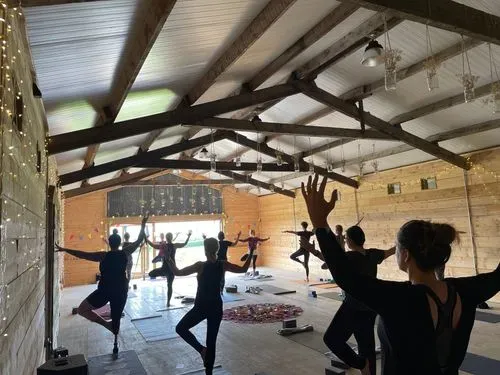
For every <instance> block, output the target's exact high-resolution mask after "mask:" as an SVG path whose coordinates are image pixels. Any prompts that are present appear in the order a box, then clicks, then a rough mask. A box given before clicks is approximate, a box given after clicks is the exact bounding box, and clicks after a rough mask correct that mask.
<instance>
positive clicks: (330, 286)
mask: <svg viewBox="0 0 500 375" xmlns="http://www.w3.org/2000/svg"><path fill="white" fill-rule="evenodd" d="M309 286H310V287H311V288H318V289H333V288H338V287H339V286H338V285H337V284H334V283H325V284H315V285H309Z"/></svg>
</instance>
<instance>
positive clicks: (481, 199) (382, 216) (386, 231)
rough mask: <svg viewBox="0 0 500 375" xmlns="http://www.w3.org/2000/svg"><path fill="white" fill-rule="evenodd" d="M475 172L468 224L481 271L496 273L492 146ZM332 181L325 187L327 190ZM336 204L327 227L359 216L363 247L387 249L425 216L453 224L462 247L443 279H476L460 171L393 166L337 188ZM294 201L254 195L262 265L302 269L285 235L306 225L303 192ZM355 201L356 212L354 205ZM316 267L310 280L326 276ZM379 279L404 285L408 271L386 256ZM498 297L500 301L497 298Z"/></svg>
mask: <svg viewBox="0 0 500 375" xmlns="http://www.w3.org/2000/svg"><path fill="white" fill-rule="evenodd" d="M471 161H472V162H473V165H474V167H473V168H472V170H471V171H469V172H468V179H467V180H468V185H467V186H468V189H469V197H470V204H471V220H472V231H473V234H474V240H475V242H476V246H477V266H478V270H479V272H487V271H490V270H493V269H494V268H496V266H497V264H498V262H499V260H500V250H499V246H498V244H499V243H500V216H499V214H500V184H499V181H498V177H497V176H498V175H500V149H498V148H497V149H492V150H487V151H483V152H478V153H474V154H472V155H471ZM425 177H436V179H437V187H438V188H437V189H436V190H424V191H423V190H421V186H420V179H421V178H425ZM394 182H399V183H401V184H402V187H401V190H402V192H401V194H396V195H388V194H387V184H388V183H394ZM335 185H336V184H335V183H329V184H328V191H331V190H332V188H333V187H334V186H335ZM340 191H341V201H340V202H339V203H338V208H337V209H336V210H335V212H334V214H332V215H331V217H330V223H331V224H332V225H334V224H336V223H340V224H342V225H343V226H344V228H347V227H348V226H350V225H353V224H354V223H355V222H356V221H357V218H358V217H364V219H363V221H362V223H361V226H362V227H363V229H364V230H365V233H366V237H367V242H366V246H369V247H378V248H382V249H385V248H389V247H391V246H392V245H393V244H394V239H395V235H396V233H397V230H398V229H399V228H400V226H401V225H402V224H403V223H405V222H406V221H408V220H411V219H426V220H433V221H436V222H447V223H450V224H453V225H454V226H455V227H456V228H457V229H458V230H459V231H462V232H464V233H462V234H461V242H460V244H457V245H455V246H454V248H453V253H452V257H451V259H450V261H449V263H448V267H447V271H446V273H447V275H449V276H466V275H473V274H474V266H473V256H472V255H473V252H472V243H471V236H470V230H469V222H468V214H467V205H466V199H465V188H464V175H463V171H462V170H460V169H458V168H455V167H450V166H449V164H446V163H443V162H438V161H436V162H429V163H422V164H418V165H414V166H409V167H404V168H398V169H394V170H390V171H385V172H380V173H378V174H372V175H368V176H365V177H363V178H362V179H361V187H360V189H359V190H357V191H355V190H354V189H349V188H345V187H340ZM297 193H298V198H297V199H296V200H295V210H294V209H293V204H292V202H291V200H288V199H286V198H284V197H281V196H278V195H276V194H273V195H271V196H266V197H261V198H259V212H260V221H261V226H262V231H263V232H265V233H266V234H269V235H270V236H271V238H272V240H271V242H270V243H269V244H266V245H265V246H263V253H264V255H263V260H264V264H265V265H267V266H272V267H279V268H284V269H289V270H296V271H297V272H299V274H298V278H302V277H303V270H302V269H301V266H300V265H298V264H296V263H294V262H292V261H289V260H288V259H287V257H288V256H289V254H290V253H291V251H292V250H294V249H295V248H296V243H295V238H294V237H293V236H290V235H287V234H282V233H281V231H282V230H285V229H293V226H294V225H296V226H297V228H298V227H299V225H300V222H301V221H303V220H306V221H308V215H307V211H306V209H305V206H304V202H303V199H302V196H301V194H300V191H299V190H297ZM356 199H357V202H358V204H357V208H356ZM319 265H320V262H319V261H317V260H315V261H313V264H312V267H311V272H312V273H313V275H314V276H315V277H320V276H324V275H325V274H324V272H323V271H322V270H320V269H319ZM379 275H380V277H382V278H387V279H394V280H402V279H404V278H405V276H406V275H405V274H404V273H403V272H401V271H399V270H398V269H397V265H396V261H395V259H394V258H393V259H389V260H387V261H386V262H384V263H383V264H382V265H381V266H380V268H379ZM496 300H500V298H499V297H498V296H497V297H496Z"/></svg>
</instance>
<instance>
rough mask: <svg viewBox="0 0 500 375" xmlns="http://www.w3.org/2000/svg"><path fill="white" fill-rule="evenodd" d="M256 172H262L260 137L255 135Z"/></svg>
mask: <svg viewBox="0 0 500 375" xmlns="http://www.w3.org/2000/svg"><path fill="white" fill-rule="evenodd" d="M257 172H262V156H261V154H260V137H259V133H257Z"/></svg>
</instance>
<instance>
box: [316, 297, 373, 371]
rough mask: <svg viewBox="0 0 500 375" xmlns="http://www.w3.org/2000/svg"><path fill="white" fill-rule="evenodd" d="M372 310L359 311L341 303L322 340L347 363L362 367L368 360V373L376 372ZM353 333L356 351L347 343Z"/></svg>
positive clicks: (358, 367)
mask: <svg viewBox="0 0 500 375" xmlns="http://www.w3.org/2000/svg"><path fill="white" fill-rule="evenodd" d="M376 316H377V315H376V314H375V313H374V312H373V311H361V310H357V309H354V308H352V307H349V305H347V304H346V303H342V305H341V306H340V308H339V310H338V311H337V313H336V314H335V316H334V317H333V320H332V322H331V323H330V326H329V327H328V329H327V330H326V332H325V336H324V337H323V340H324V342H325V344H326V345H327V346H328V348H329V349H330V350H331V351H332V353H333V354H335V355H336V356H337V357H339V358H340V359H341V360H342V361H344V362H345V363H346V364H347V365H349V366H351V367H353V368H356V369H362V368H364V367H365V366H366V360H367V359H368V361H369V367H370V374H371V375H375V374H376V355H375V333H374V326H375V318H376ZM353 334H354V337H355V338H356V341H357V343H358V353H359V354H356V353H355V352H354V350H352V349H351V347H350V346H349V345H348V344H347V340H348V339H349V337H351V335H353Z"/></svg>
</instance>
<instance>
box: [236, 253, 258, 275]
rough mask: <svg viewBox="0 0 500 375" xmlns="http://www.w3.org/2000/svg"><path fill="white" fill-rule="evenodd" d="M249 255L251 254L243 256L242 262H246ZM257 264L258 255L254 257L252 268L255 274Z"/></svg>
mask: <svg viewBox="0 0 500 375" xmlns="http://www.w3.org/2000/svg"><path fill="white" fill-rule="evenodd" d="M249 255H250V254H248V253H247V254H245V255H243V256H242V257H241V259H240V260H241V261H242V262H246V260H247V259H248V257H249ZM255 263H257V255H254V256H253V258H252V267H253V272H254V273H255V268H256V267H255Z"/></svg>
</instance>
